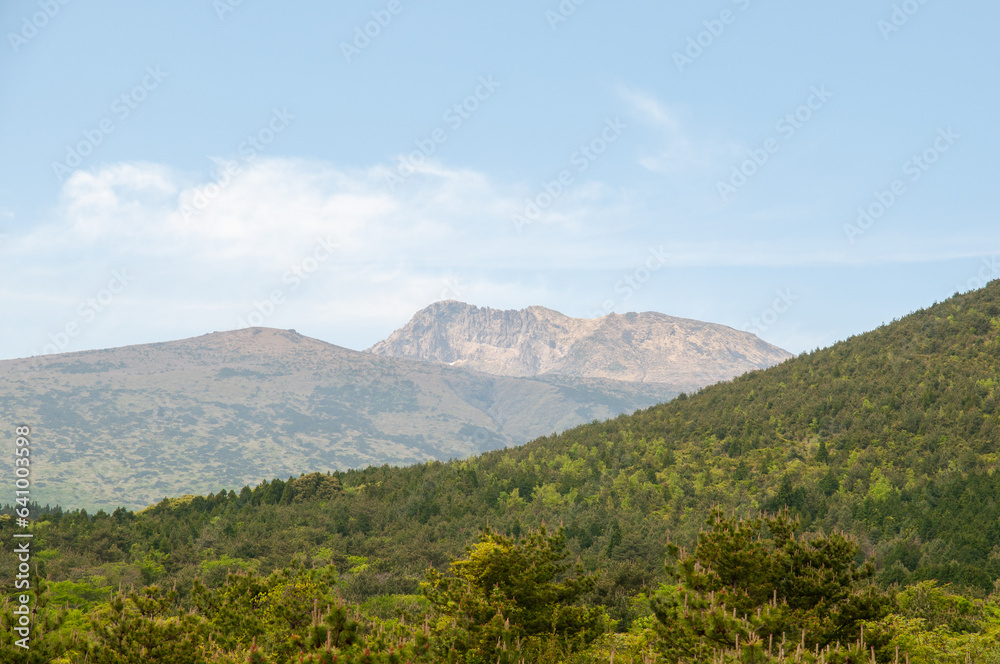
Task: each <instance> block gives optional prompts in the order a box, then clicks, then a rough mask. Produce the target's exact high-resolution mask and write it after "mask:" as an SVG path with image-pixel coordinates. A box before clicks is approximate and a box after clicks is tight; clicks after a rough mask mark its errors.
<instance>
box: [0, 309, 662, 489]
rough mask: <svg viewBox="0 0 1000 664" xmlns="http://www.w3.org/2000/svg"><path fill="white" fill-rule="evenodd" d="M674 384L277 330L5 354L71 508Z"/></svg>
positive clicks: (601, 404)
mask: <svg viewBox="0 0 1000 664" xmlns="http://www.w3.org/2000/svg"><path fill="white" fill-rule="evenodd" d="M677 393H678V390H676V389H674V388H673V387H671V386H669V385H659V384H631V383H627V382H623V381H612V380H603V379H574V380H568V379H566V378H565V377H537V378H518V377H504V376H494V375H490V374H483V373H481V372H476V371H473V370H470V369H466V368H461V367H447V366H435V365H432V364H428V363H424V362H416V361H413V360H407V359H400V358H383V357H378V356H374V355H371V354H365V353H360V352H358V351H354V350H350V349H347V348H343V347H340V346H336V345H334V344H329V343H327V342H323V341H320V340H318V339H312V338H310V337H306V336H303V335H300V334H297V333H295V332H292V331H288V330H275V329H271V328H248V329H245V330H237V331H232V332H216V333H211V334H206V335H201V336H198V337H192V338H188V339H181V340H176V341H168V342H157V343H153V344H138V345H132V346H124V347H121V348H111V349H102V350H95V351H76V352H73V353H67V354H65V355H56V356H45V357H44V358H41V359H40V358H26V359H21V360H5V361H2V362H0V417H3V418H5V419H9V420H10V421H16V422H22V423H26V424H28V425H30V426H32V427H33V429H35V430H37V431H39V432H40V433H41V434H42V435H44V439H45V440H46V444H45V445H44V446H43V447H42V449H41V450H40V451H39V452H38V464H39V470H38V475H37V485H38V491H37V494H36V495H37V497H38V499H40V500H44V501H46V502H52V503H61V504H63V505H65V506H73V505H87V506H91V507H97V506H113V505H117V504H126V505H130V506H133V507H140V506H143V505H144V504H149V503H151V502H154V501H155V500H158V499H159V498H162V497H163V496H164V495H172V494H176V493H194V492H199V491H201V492H204V491H212V490H216V489H218V488H221V487H225V486H231V485H242V484H247V483H253V482H256V481H260V480H262V479H265V478H268V477H273V476H275V475H284V476H288V475H291V474H295V473H296V472H297V471H298V469H299V468H302V467H310V468H317V469H323V470H334V469H340V470H343V469H347V468H354V467H361V466H365V465H369V464H375V465H379V464H382V463H391V464H410V463H418V462H421V461H426V460H430V459H441V460H446V459H449V458H461V457H465V456H468V455H469V454H474V453H478V452H483V451H486V450H489V449H497V448H501V447H505V446H509V445H518V444H522V443H524V442H527V441H528V440H530V439H532V438H534V437H537V436H539V435H542V434H546V433H552V432H553V431H561V430H564V429H566V428H569V427H571V426H574V425H576V424H580V423H582V422H587V421H592V420H595V419H598V420H599V419H605V418H607V417H613V416H615V415H617V414H620V413H622V412H631V411H633V410H635V409H636V408H639V407H644V406H648V405H652V404H653V403H658V402H661V401H666V400H669V399H670V398H673V397H674V396H676V394H677ZM74 477H76V478H77V479H72V478H74Z"/></svg>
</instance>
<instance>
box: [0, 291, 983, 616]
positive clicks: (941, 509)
mask: <svg viewBox="0 0 1000 664" xmlns="http://www.w3.org/2000/svg"><path fill="white" fill-rule="evenodd" d="M998 333H1000V282H993V283H991V284H990V285H988V286H987V287H986V288H985V289H983V290H980V291H976V292H972V293H969V294H964V295H958V296H955V297H954V298H952V299H949V300H947V301H945V302H943V303H940V304H936V305H934V306H932V307H930V308H928V309H926V310H923V311H919V312H917V313H914V314H912V315H910V316H907V317H906V318H904V319H902V320H899V321H895V322H893V323H891V324H888V325H885V326H883V327H880V328H879V329H877V330H874V331H871V332H869V333H866V334H863V335H859V336H857V337H853V338H851V339H848V340H846V341H843V342H841V343H838V344H836V345H834V346H832V347H830V348H827V349H824V350H819V351H816V352H813V353H810V354H806V355H802V356H799V357H797V358H795V359H793V360H790V361H788V362H786V363H784V364H782V365H780V366H777V367H774V368H771V369H768V370H765V371H760V372H756V373H752V374H747V375H744V376H742V377H740V378H737V379H735V380H733V381H731V382H729V383H724V384H718V385H714V386H712V387H708V388H705V389H703V390H701V391H700V392H699V393H697V394H695V395H691V396H689V397H686V398H679V399H677V400H675V401H673V402H670V403H667V404H664V405H660V406H656V407H653V408H650V409H647V410H644V411H641V412H638V413H636V414H634V415H631V416H622V417H619V418H617V419H614V420H609V421H606V422H600V423H593V424H590V425H585V426H581V427H578V428H576V429H572V430H570V431H568V432H566V433H563V434H561V435H558V436H552V437H548V438H541V439H538V440H535V441H533V442H531V443H529V444H527V445H525V446H523V447H520V448H516V449H509V450H502V451H497V452H490V453H487V454H485V455H483V456H480V457H477V458H473V459H471V460H467V461H461V462H453V463H440V462H432V463H427V464H421V465H417V466H413V467H409V468H402V469H400V468H389V467H385V466H384V467H379V468H369V469H367V470H358V471H350V472H345V473H335V474H333V475H306V476H304V477H301V478H297V479H295V480H294V481H288V482H285V481H282V480H275V481H273V482H271V483H266V484H262V485H260V486H258V487H257V488H255V489H251V488H244V489H243V490H242V491H239V489H238V488H237V489H236V491H232V492H229V493H220V494H218V495H209V496H208V497H197V498H191V497H186V498H181V499H171V500H164V501H163V502H161V503H159V504H157V505H155V506H153V507H151V508H150V509H147V510H145V511H143V512H141V513H139V514H135V515H133V514H131V513H130V512H126V511H125V510H119V511H118V512H116V513H115V514H114V515H107V514H103V513H101V514H99V515H98V516H97V517H96V518H95V517H93V515H91V516H89V517H84V516H83V515H80V514H79V513H76V514H73V515H70V514H64V515H61V516H60V515H50V516H49V517H47V518H46V520H47V521H48V523H39V524H37V525H36V526H35V530H36V533H37V536H36V537H37V538H36V540H35V541H36V547H37V549H39V550H41V549H44V550H45V551H46V552H47V553H45V554H44V555H43V556H42V557H43V558H44V561H45V569H46V572H47V573H48V574H49V575H50V577H51V578H55V579H59V578H77V579H81V578H84V577H86V578H90V579H94V578H97V579H103V580H104V581H101V583H103V582H107V583H109V584H113V583H117V582H118V581H122V580H124V581H129V580H134V581H138V582H142V581H146V582H149V581H151V580H164V581H170V580H171V578H173V579H177V578H180V579H182V580H183V579H190V578H192V577H193V576H195V575H196V574H197V575H200V576H201V578H202V579H206V580H207V581H208V582H212V581H213V580H214V581H216V582H218V581H219V580H220V579H222V578H224V575H225V570H227V569H237V568H254V569H260V570H265V571H266V570H269V569H271V568H272V567H274V566H275V565H282V564H287V563H288V562H289V561H290V560H291V559H293V558H297V559H299V560H301V561H303V562H305V563H306V564H325V563H327V562H330V561H333V562H334V563H335V564H336V565H337V566H338V568H339V569H341V570H342V571H343V572H344V573H347V572H348V571H349V570H350V571H351V574H350V575H349V576H348V577H347V578H348V580H347V581H346V582H345V583H347V584H348V586H349V587H348V588H347V589H346V590H345V592H347V593H348V595H349V596H351V595H352V594H353V596H354V597H355V598H357V599H363V598H365V597H368V596H372V595H379V594H382V593H406V592H414V591H415V590H416V588H417V583H418V581H419V580H420V579H422V578H423V573H424V571H425V570H426V568H427V567H429V566H437V567H439V568H440V567H441V566H443V565H444V564H446V563H447V561H448V559H449V557H450V556H456V555H458V554H460V553H461V552H462V550H463V547H464V546H465V545H466V544H468V543H469V542H470V541H472V540H473V539H474V538H475V535H476V533H477V532H478V530H479V529H480V528H481V527H483V526H485V525H487V524H489V525H490V526H492V527H496V528H497V529H499V530H501V531H505V532H509V533H514V534H518V533H521V532H523V531H526V530H528V529H530V528H534V527H536V526H538V525H540V524H541V523H542V522H546V523H548V524H549V525H550V526H556V525H558V524H563V525H564V526H565V529H566V535H567V538H568V545H569V548H570V551H571V552H572V553H573V554H574V557H575V554H580V555H581V557H582V560H583V562H584V564H585V566H586V567H587V568H589V569H591V570H597V571H598V572H599V573H600V581H599V582H598V586H597V588H596V590H595V593H596V598H597V601H599V602H601V603H603V604H605V605H606V606H607V607H608V608H609V610H610V612H611V615H613V616H614V617H616V618H623V619H625V620H626V622H625V623H623V624H626V625H627V622H628V620H629V619H630V616H632V615H634V612H636V611H640V612H641V611H644V610H645V609H639V608H636V607H638V606H639V604H637V603H635V602H632V600H631V597H632V596H633V595H636V594H637V593H639V592H640V591H641V590H643V588H645V587H648V586H649V585H650V584H651V583H653V582H655V581H657V580H659V579H660V578H662V577H661V575H662V571H663V562H664V551H665V547H666V545H667V543H668V541H669V540H673V541H676V542H679V543H682V544H687V543H691V542H693V540H694V538H695V535H696V534H697V531H698V529H699V527H700V526H701V524H703V522H704V519H705V516H706V515H707V514H708V512H709V510H710V509H711V507H712V506H713V505H718V506H722V507H724V508H726V509H730V508H732V509H736V510H737V512H740V513H745V512H749V511H753V510H758V509H766V510H776V509H777V508H780V507H782V506H783V505H788V506H789V507H790V508H791V509H792V510H793V511H795V512H797V513H798V514H799V515H801V517H802V519H803V525H804V528H805V529H806V530H823V531H826V532H831V531H833V530H835V529H842V530H844V531H847V532H848V533H853V534H855V535H856V536H858V538H859V539H860V541H861V544H862V552H863V553H866V554H874V555H875V560H876V564H877V568H878V572H877V575H878V578H879V579H880V580H882V581H884V582H892V581H900V582H912V581H915V580H919V579H923V578H937V579H940V580H942V581H946V582H954V583H956V584H958V585H960V586H966V587H969V588H971V589H977V588H978V589H982V590H987V589H992V587H993V582H994V581H995V580H996V579H997V578H1000V505H998V504H997V496H1000V473H996V472H995V471H996V468H997V466H998V463H1000V461H998V440H1000V427H998V424H1000V422H998V419H1000V412H998V410H997V401H998V398H1000V386H998V385H1000V370H998V365H1000V342H998ZM309 470H310V469H308V468H303V469H302V471H303V472H307V471H309ZM5 550H7V551H9V547H7V549H5ZM4 555H9V554H4ZM8 563H10V561H9V560H6V559H4V564H5V566H6V565H7V564H8Z"/></svg>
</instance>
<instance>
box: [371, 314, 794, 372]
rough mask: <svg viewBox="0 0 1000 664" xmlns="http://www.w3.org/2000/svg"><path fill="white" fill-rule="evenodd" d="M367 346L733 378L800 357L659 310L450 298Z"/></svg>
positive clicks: (479, 359) (508, 365) (468, 362)
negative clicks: (506, 304)
mask: <svg viewBox="0 0 1000 664" xmlns="http://www.w3.org/2000/svg"><path fill="white" fill-rule="evenodd" d="M365 352H368V353H372V354H375V355H381V356H386V357H407V358H411V359H419V360H423V361H429V362H439V363H444V364H449V365H452V366H467V367H470V368H474V369H477V370H479V371H484V372H486V373H493V374H497V375H503V376H538V375H546V374H559V375H566V376H580V377H595V378H610V379H614V380H629V381H636V382H657V383H668V384H673V385H676V386H678V387H679V388H681V389H685V390H691V389H697V388H699V387H702V386H704V385H707V384H710V383H714V382H718V381H721V380H729V379H731V378H733V377H734V376H738V375H740V374H742V373H745V372H747V371H753V370H757V369H762V368H766V367H768V366H773V365H774V364H777V363H779V362H782V361H784V360H787V359H789V358H791V357H793V355H792V354H791V353H788V352H787V351H785V350H782V349H780V348H778V347H776V346H773V345H771V344H768V343H767V342H764V341H762V340H761V339H759V338H757V337H756V336H754V335H752V334H751V333H749V332H740V331H738V330H734V329H733V328H730V327H726V326H724V325H718V324H715V323H706V322H703V321H697V320H693V319H688V318H678V317H674V316H668V315H666V314H661V313H657V312H644V313H635V312H630V313H626V314H608V315H607V316H603V317H600V318H590V319H586V318H572V317H570V316H567V315H565V314H562V313H560V312H558V311H555V310H553V309H548V308H546V307H542V306H538V305H535V306H530V307H527V308H525V309H520V310H515V309H506V310H501V309H492V308H489V307H477V306H474V305H470V304H466V303H463V302H458V301H455V300H445V301H440V302H435V303H434V304H431V305H429V306H427V307H425V308H424V309H421V310H420V311H418V312H417V313H416V314H414V316H413V317H412V318H411V320H410V321H409V322H408V323H407V324H406V325H404V326H403V327H401V328H399V329H398V330H395V331H394V332H393V333H392V334H390V335H389V336H388V337H387V338H386V339H384V340H382V341H380V342H378V343H376V344H374V345H372V346H371V347H369V348H367V349H366V350H365Z"/></svg>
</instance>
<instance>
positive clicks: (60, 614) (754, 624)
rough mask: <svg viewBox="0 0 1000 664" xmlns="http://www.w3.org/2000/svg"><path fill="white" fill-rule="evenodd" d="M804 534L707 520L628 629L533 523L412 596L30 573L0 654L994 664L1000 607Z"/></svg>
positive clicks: (314, 576)
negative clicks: (22, 606)
mask: <svg viewBox="0 0 1000 664" xmlns="http://www.w3.org/2000/svg"><path fill="white" fill-rule="evenodd" d="M799 528H800V523H799V520H798V519H797V518H792V517H791V516H790V515H789V513H788V512H781V513H779V514H777V515H774V516H766V515H764V516H761V517H757V518H753V519H738V518H736V517H734V516H727V515H726V514H724V513H723V512H722V511H721V510H715V511H713V512H712V514H711V515H710V517H709V520H708V522H707V524H706V529H705V531H704V532H703V533H702V534H701V535H700V536H699V538H698V541H697V544H696V546H695V548H694V549H693V551H692V552H691V553H687V552H686V551H684V550H683V549H681V548H679V547H677V546H670V547H668V549H667V556H666V567H665V568H666V575H667V578H666V580H665V582H663V583H660V584H658V586H657V587H656V588H650V589H649V590H648V592H645V593H642V594H641V595H640V596H639V597H637V598H636V601H635V603H636V605H637V608H638V610H639V611H640V613H641V616H640V617H639V618H638V619H636V620H635V621H634V622H633V624H632V625H631V626H630V627H629V628H628V629H627V630H623V629H621V628H620V625H619V624H618V623H617V621H615V620H613V619H612V618H611V617H610V616H609V615H608V613H607V610H606V607H604V606H602V605H601V604H600V603H599V602H597V601H596V597H595V595H594V592H595V589H596V587H597V578H596V577H595V575H594V574H591V573H588V572H587V571H586V570H585V569H584V566H583V565H582V564H581V563H580V562H577V563H575V564H573V563H572V562H571V560H570V556H569V550H568V548H567V546H566V536H565V532H564V530H563V529H562V528H560V529H558V530H557V531H556V532H554V533H553V532H550V531H548V530H547V529H546V528H544V527H542V528H540V529H539V530H537V531H532V532H528V533H525V534H523V535H522V536H521V537H512V536H509V535H505V534H502V533H500V532H498V531H495V530H491V529H484V530H483V531H481V532H480V534H479V536H478V539H477V541H475V542H473V543H472V544H471V545H470V546H468V547H467V549H466V551H465V554H464V556H463V557H461V558H460V559H458V560H455V561H453V562H452V563H451V564H450V565H449V566H448V568H447V569H446V570H445V571H441V572H439V571H437V570H434V569H430V570H428V571H427V572H426V575H425V577H424V580H423V581H422V582H421V584H420V590H419V594H383V595H380V596H378V597H377V598H373V599H370V600H368V601H366V602H364V603H360V604H358V603H353V602H350V601H345V600H344V597H343V591H344V590H345V588H347V587H348V586H349V583H350V578H351V577H352V576H354V575H357V574H360V573H362V572H363V571H364V569H365V568H366V567H367V565H368V563H367V561H365V560H364V559H362V558H358V559H355V560H353V561H352V563H356V564H355V567H354V568H352V569H350V570H348V571H346V572H341V571H339V570H338V569H337V568H336V567H335V566H334V565H330V564H328V565H308V564H305V565H303V564H294V565H292V566H290V567H286V568H280V569H276V570H274V571H272V572H271V573H269V574H262V573H258V572H255V571H232V570H229V571H227V574H226V576H225V578H224V579H223V580H222V581H221V582H218V583H211V582H204V581H202V580H201V579H197V578H196V579H194V580H193V581H192V582H191V583H190V584H187V585H186V586H185V587H184V591H185V592H183V593H181V592H178V589H177V587H174V588H171V589H168V588H166V587H164V586H162V585H160V584H151V585H147V586H145V587H141V588H136V587H129V588H124V587H119V588H117V589H115V588H111V587H103V588H95V587H93V586H90V585H89V584H74V583H72V582H68V581H66V582H54V583H53V582H45V581H42V580H40V579H37V578H36V579H34V581H35V582H36V583H40V584H41V586H40V587H41V592H40V594H39V597H38V600H37V602H35V604H34V606H33V612H32V614H31V620H30V627H31V629H32V631H31V633H30V635H29V636H28V637H27V638H28V641H25V642H22V645H30V648H24V649H19V647H18V645H17V639H18V635H17V633H16V630H15V629H14V628H15V627H17V626H18V625H19V622H18V620H19V616H18V615H17V614H16V613H15V610H14V606H16V605H14V604H12V603H11V602H7V603H6V604H5V605H4V606H3V609H2V611H0V618H2V619H0V622H2V628H3V631H2V632H0V645H2V646H3V648H4V650H3V651H2V652H3V653H4V659H3V661H15V662H24V663H25V664H42V663H51V662H59V663H60V664H91V663H92V664H237V663H239V662H245V663H250V664H293V663H304V662H309V663H313V664H334V663H337V664H355V663H356V664H375V663H381V664H403V663H404V662H406V663H411V664H417V663H448V664H523V663H525V662H535V663H539V664H550V663H551V664H558V663H565V664H596V663H598V662H615V661H617V662H620V663H622V664H627V663H635V664H639V663H641V664H647V663H648V662H670V663H678V664H679V663H681V662H708V661H711V662H731V663H735V662H741V663H755V662H756V663H760V662H763V663H768V662H770V663H774V664H779V663H781V664H784V663H791V662H800V663H801V662H807V663H812V664H818V663H824V664H836V663H842V664H848V663H850V664H857V663H860V662H866V663H868V662H886V663H887V662H899V661H906V662H912V663H913V664H929V663H931V662H934V663H935V664H937V663H941V664H952V663H954V664H959V663H962V662H977V663H985V664H989V663H994V662H1000V605H998V603H997V598H994V597H990V598H988V599H984V600H975V599H969V598H966V597H963V596H960V595H956V594H954V593H953V592H951V591H950V590H949V589H947V588H942V587H939V586H938V585H936V584H935V583H933V582H925V583H922V584H919V585H917V586H912V587H908V588H905V589H902V590H900V589H898V588H893V589H889V590H887V589H885V588H883V587H882V586H880V585H878V584H875V583H873V582H872V580H871V577H872V574H873V571H874V566H873V565H872V563H871V561H870V560H869V561H866V562H864V563H863V564H861V565H858V563H857V562H856V558H857V556H858V554H859V546H858V543H857V542H855V541H854V540H853V539H852V538H849V537H846V536H844V535H842V534H839V533H833V534H830V535H822V534H813V535H804V534H802V533H801V532H799ZM20 624H23V623H20ZM25 629H27V628H25ZM21 638H25V637H24V636H23V635H22V636H21Z"/></svg>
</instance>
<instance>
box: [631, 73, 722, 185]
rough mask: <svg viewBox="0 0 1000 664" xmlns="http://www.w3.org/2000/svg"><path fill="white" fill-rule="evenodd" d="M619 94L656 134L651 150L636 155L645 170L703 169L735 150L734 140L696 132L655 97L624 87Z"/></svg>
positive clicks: (677, 172)
mask: <svg viewBox="0 0 1000 664" xmlns="http://www.w3.org/2000/svg"><path fill="white" fill-rule="evenodd" d="M619 94H620V96H621V97H622V99H624V100H625V102H626V103H627V104H628V105H629V106H630V107H631V109H632V111H633V113H634V114H635V115H636V116H637V117H638V118H639V119H640V120H641V121H642V122H644V123H646V124H647V125H649V126H650V127H651V128H653V129H654V130H655V131H656V133H657V135H658V136H659V144H658V145H657V146H655V147H654V148H653V149H654V150H655V151H654V152H652V153H651V154H646V155H644V156H642V157H640V159H639V164H640V165H641V166H642V167H643V168H645V169H646V170H649V171H652V172H654V173H660V174H664V175H674V174H680V173H688V172H690V171H692V170H707V169H711V168H718V167H719V166H721V165H722V164H725V163H728V161H730V160H731V159H732V158H733V157H734V155H737V154H739V145H738V144H737V143H732V142H726V141H720V140H715V139H712V138H708V137H705V136H699V135H697V134H696V133H695V131H694V130H692V129H690V128H688V127H686V126H685V125H684V123H683V122H682V121H681V119H680V118H679V114H678V113H677V112H676V111H675V110H673V109H671V108H670V107H669V106H668V105H667V104H665V103H663V102H661V101H659V100H658V99H656V98H655V97H653V96H651V95H649V94H646V93H645V92H640V91H636V90H630V89H626V88H622V89H621V90H620V91H619Z"/></svg>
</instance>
